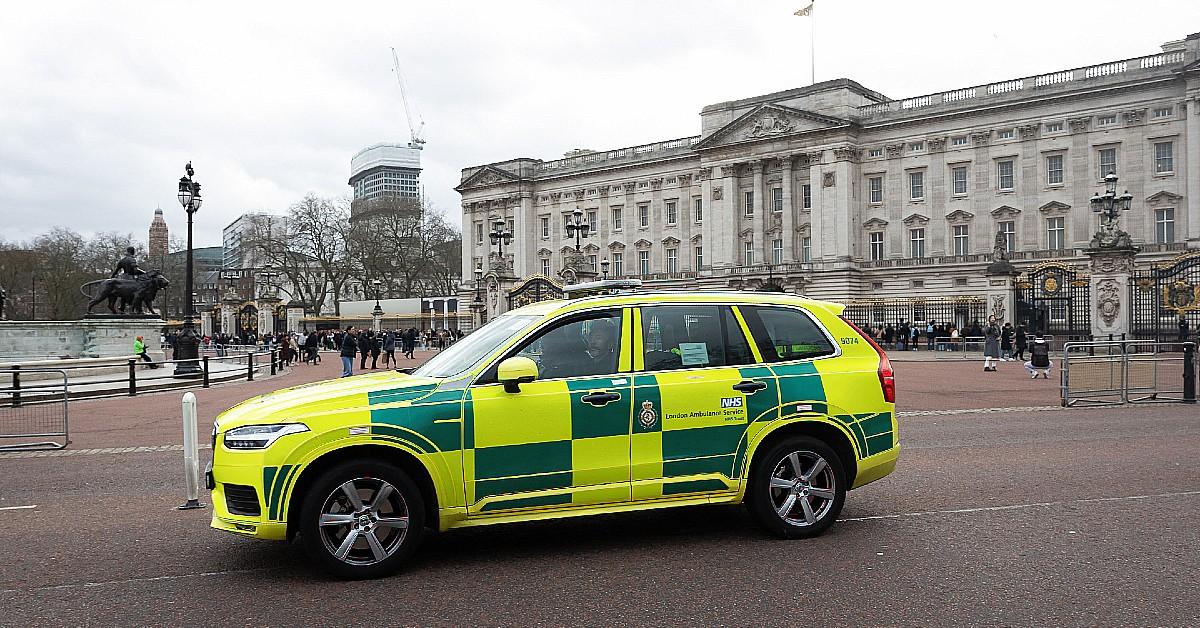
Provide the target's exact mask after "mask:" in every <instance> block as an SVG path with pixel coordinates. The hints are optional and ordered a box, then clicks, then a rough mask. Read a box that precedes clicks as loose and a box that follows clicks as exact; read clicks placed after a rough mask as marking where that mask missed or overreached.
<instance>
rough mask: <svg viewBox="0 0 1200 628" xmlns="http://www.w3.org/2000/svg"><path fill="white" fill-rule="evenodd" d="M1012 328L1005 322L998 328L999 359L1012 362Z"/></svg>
mask: <svg viewBox="0 0 1200 628" xmlns="http://www.w3.org/2000/svg"><path fill="white" fill-rule="evenodd" d="M1012 341H1013V330H1012V325H1011V324H1009V323H1005V324H1004V326H1003V327H1001V328H1000V359H1001V360H1003V361H1005V362H1012V361H1013V357H1012V347H1013V342H1012Z"/></svg>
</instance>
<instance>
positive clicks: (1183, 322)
mask: <svg viewBox="0 0 1200 628" xmlns="http://www.w3.org/2000/svg"><path fill="white" fill-rule="evenodd" d="M1187 339H1188V320H1187V317H1185V316H1184V315H1183V314H1180V315H1179V342H1187Z"/></svg>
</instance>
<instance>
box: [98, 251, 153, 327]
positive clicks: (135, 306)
mask: <svg viewBox="0 0 1200 628" xmlns="http://www.w3.org/2000/svg"><path fill="white" fill-rule="evenodd" d="M129 257H130V256H126V258H123V259H122V260H121V261H122V262H124V261H125V259H129ZM118 268H120V265H119V264H118ZM136 270H139V271H141V269H136ZM169 285H171V282H169V281H167V278H166V277H164V276H163V274H162V273H161V272H159V271H157V270H152V271H150V272H145V271H141V273H140V274H138V275H133V276H123V277H114V278H111V279H105V280H104V281H102V282H100V293H99V294H98V295H96V298H94V299H92V300H91V301H89V302H88V314H91V313H92V308H93V307H95V306H96V304H97V303H100V302H101V301H104V300H105V299H107V300H108V311H110V312H112V313H113V314H118V313H120V314H124V313H125V309H126V308H127V307H132V310H133V313H135V314H141V313H142V310H143V308H144V309H145V310H146V313H148V314H153V315H155V316H158V312H155V311H154V306H153V302H154V298H155V297H156V296H158V291H159V290H162V289H164V288H166V287H167V286H169ZM117 299H121V311H120V312H117V310H116V309H114V308H113V304H114V303H115V302H116V300H117Z"/></svg>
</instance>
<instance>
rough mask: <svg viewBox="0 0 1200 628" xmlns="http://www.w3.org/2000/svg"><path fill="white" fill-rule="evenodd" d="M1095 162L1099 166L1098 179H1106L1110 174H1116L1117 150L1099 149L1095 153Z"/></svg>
mask: <svg viewBox="0 0 1200 628" xmlns="http://www.w3.org/2000/svg"><path fill="white" fill-rule="evenodd" d="M1096 154H1097V161H1098V162H1099V164H1100V178H1101V179H1103V178H1104V177H1107V176H1108V175H1109V174H1110V173H1111V174H1115V173H1116V172H1117V149H1116V148H1101V149H1100V150H1099V151H1097V153H1096Z"/></svg>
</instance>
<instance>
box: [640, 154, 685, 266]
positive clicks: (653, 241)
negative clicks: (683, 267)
mask: <svg viewBox="0 0 1200 628" xmlns="http://www.w3.org/2000/svg"><path fill="white" fill-rule="evenodd" d="M665 181H666V178H665V177H662V176H658V177H654V178H652V179H651V180H650V230H649V231H648V232H647V235H646V239H647V240H650V245H651V246H650V272H652V273H665V272H667V253H666V250H665V249H666V247H665V246H663V242H662V241H663V238H665V237H666V235H667V229H666V225H667V217H666V214H667V210H666V205H665V204H664V203H663V193H662V188H663V185H664V183H665ZM675 211H676V212H678V211H679V207H678V206H676V207H675ZM675 219H676V221H678V219H679V214H678V213H676V215H675ZM659 236H662V237H659Z"/></svg>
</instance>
